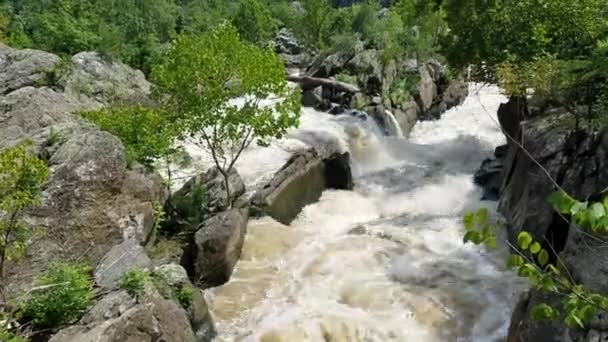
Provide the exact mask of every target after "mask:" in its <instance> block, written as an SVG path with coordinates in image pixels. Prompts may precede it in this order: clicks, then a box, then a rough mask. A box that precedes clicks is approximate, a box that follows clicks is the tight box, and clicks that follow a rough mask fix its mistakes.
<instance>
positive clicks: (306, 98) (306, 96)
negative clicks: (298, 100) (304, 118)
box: [302, 87, 323, 108]
mask: <svg viewBox="0 0 608 342" xmlns="http://www.w3.org/2000/svg"><path fill="white" fill-rule="evenodd" d="M322 94H323V88H322V87H317V88H315V89H312V90H306V91H304V92H303V93H302V105H303V106H305V107H313V108H316V107H318V106H320V105H321V104H322V103H323V95H322Z"/></svg>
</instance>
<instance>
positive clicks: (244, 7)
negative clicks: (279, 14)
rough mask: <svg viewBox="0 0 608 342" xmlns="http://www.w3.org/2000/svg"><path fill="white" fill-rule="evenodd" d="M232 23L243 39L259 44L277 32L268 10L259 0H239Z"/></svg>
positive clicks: (262, 43)
mask: <svg viewBox="0 0 608 342" xmlns="http://www.w3.org/2000/svg"><path fill="white" fill-rule="evenodd" d="M232 23H233V25H234V27H236V29H237V30H238V32H239V34H240V35H241V37H242V38H243V39H246V40H248V41H250V42H252V43H256V44H258V45H261V46H264V45H266V44H267V43H268V42H269V41H270V40H271V39H273V38H274V36H275V34H276V32H277V26H276V24H275V22H274V20H273V18H272V15H271V13H270V10H269V9H268V7H267V6H266V4H265V3H264V2H261V1H260V0H241V2H240V4H239V8H238V10H237V13H236V15H235V17H234V18H233V19H232Z"/></svg>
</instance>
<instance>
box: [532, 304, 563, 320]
mask: <svg viewBox="0 0 608 342" xmlns="http://www.w3.org/2000/svg"><path fill="white" fill-rule="evenodd" d="M530 317H531V318H532V319H534V320H537V321H546V320H552V319H555V318H557V317H559V311H557V310H555V309H554V308H552V307H550V306H549V305H547V304H545V303H541V304H537V305H535V306H533V307H532V308H531V309H530Z"/></svg>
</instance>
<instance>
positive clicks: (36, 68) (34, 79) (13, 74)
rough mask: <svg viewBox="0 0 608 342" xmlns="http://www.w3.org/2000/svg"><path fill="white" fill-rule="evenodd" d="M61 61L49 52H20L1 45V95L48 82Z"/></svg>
mask: <svg viewBox="0 0 608 342" xmlns="http://www.w3.org/2000/svg"><path fill="white" fill-rule="evenodd" d="M60 62H61V59H60V58H59V57H58V56H56V55H53V54H51V53H48V52H44V51H38V50H30V49H25V50H18V49H13V48H10V47H8V46H6V45H4V44H2V43H0V95H6V94H8V93H10V92H11V91H14V90H17V89H21V88H24V87H30V86H36V85H39V84H45V83H46V82H47V76H48V73H51V72H52V71H53V70H54V69H55V68H56V66H57V65H58V64H59V63H60Z"/></svg>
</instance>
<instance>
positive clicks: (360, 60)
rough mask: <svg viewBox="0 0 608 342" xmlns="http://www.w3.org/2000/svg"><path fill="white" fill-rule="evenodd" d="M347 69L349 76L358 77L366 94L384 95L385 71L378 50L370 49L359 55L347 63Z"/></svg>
mask: <svg viewBox="0 0 608 342" xmlns="http://www.w3.org/2000/svg"><path fill="white" fill-rule="evenodd" d="M345 68H346V70H347V71H348V73H349V74H351V75H357V76H358V79H359V83H360V84H362V85H364V87H363V88H364V89H363V90H364V93H366V94H369V95H379V94H382V89H383V70H382V63H381V62H380V55H379V53H378V51H377V50H373V49H370V50H365V51H362V52H360V53H357V54H356V55H355V56H354V57H353V58H352V59H350V60H349V61H348V62H347V64H346V65H345Z"/></svg>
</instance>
